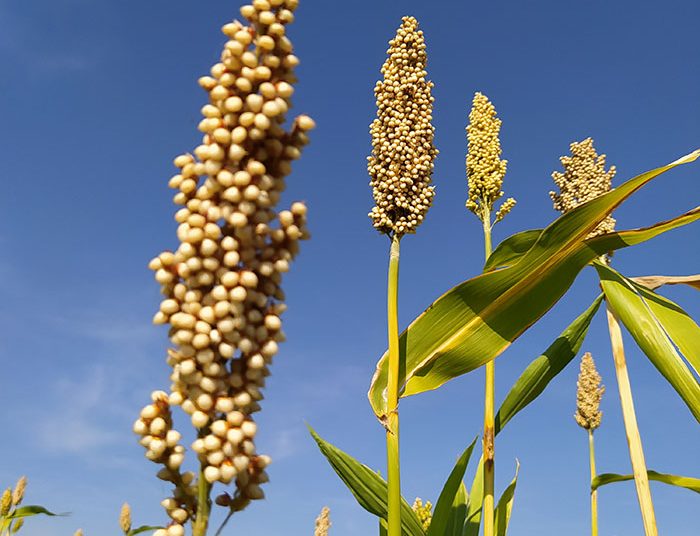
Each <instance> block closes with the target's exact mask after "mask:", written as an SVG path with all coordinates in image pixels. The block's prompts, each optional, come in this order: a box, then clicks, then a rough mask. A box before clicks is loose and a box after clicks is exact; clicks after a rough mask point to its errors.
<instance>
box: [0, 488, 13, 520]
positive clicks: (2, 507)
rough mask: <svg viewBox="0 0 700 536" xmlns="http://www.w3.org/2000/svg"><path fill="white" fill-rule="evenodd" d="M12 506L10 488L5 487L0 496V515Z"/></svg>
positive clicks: (6, 512)
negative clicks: (0, 496)
mask: <svg viewBox="0 0 700 536" xmlns="http://www.w3.org/2000/svg"><path fill="white" fill-rule="evenodd" d="M11 507H12V490H11V489H10V488H7V489H6V490H5V491H4V492H3V494H2V498H0V516H6V515H7V514H8V512H9V511H10V508H11Z"/></svg>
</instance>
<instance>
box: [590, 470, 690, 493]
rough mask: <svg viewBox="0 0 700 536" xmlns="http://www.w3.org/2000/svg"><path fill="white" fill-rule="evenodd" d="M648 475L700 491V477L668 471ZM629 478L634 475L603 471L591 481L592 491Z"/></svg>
mask: <svg viewBox="0 0 700 536" xmlns="http://www.w3.org/2000/svg"><path fill="white" fill-rule="evenodd" d="M647 476H648V477H649V480H655V481H656V482H663V483H664V484H669V485H670V486H676V487H679V488H685V489H689V490H691V491H694V492H695V493H700V478H692V477H689V476H678V475H669V474H666V473H657V472H656V471H647ZM628 480H634V475H618V474H615V473H603V474H600V475H598V476H596V477H595V478H594V479H593V482H591V491H593V490H596V489H598V488H599V487H601V486H605V485H607V484H613V483H615V482H626V481H628Z"/></svg>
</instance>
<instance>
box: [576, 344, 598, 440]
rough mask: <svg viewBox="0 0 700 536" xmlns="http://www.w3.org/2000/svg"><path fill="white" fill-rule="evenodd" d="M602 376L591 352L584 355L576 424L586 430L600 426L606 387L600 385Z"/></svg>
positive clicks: (578, 388) (579, 382)
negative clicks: (601, 401)
mask: <svg viewBox="0 0 700 536" xmlns="http://www.w3.org/2000/svg"><path fill="white" fill-rule="evenodd" d="M600 381H601V378H600V374H598V371H597V370H596V368H595V361H593V356H591V354H590V353H589V352H586V353H585V354H583V358H582V359H581V369H580V372H579V375H578V382H577V384H576V386H577V390H576V413H575V414H574V418H575V419H576V423H577V424H578V425H579V426H580V427H581V428H585V429H586V430H595V429H596V428H598V427H599V426H600V419H601V418H602V416H603V412H602V411H600V400H601V398H602V397H603V393H604V392H605V387H604V386H602V385H600Z"/></svg>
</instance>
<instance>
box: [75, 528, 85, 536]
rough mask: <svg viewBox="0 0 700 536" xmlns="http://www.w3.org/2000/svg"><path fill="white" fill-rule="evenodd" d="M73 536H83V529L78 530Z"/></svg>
mask: <svg viewBox="0 0 700 536" xmlns="http://www.w3.org/2000/svg"><path fill="white" fill-rule="evenodd" d="M73 536H83V529H78V530H76V531H75V533H74V534H73Z"/></svg>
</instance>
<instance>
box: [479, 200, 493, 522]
mask: <svg viewBox="0 0 700 536" xmlns="http://www.w3.org/2000/svg"><path fill="white" fill-rule="evenodd" d="M482 222H483V224H484V254H485V257H486V259H487V260H488V258H489V257H490V256H491V250H492V247H491V211H490V210H485V211H484V213H483V215H482ZM485 369H486V382H485V388H484V437H483V442H482V448H483V452H484V502H483V511H482V512H483V519H484V536H493V535H494V530H495V529H494V504H495V502H494V487H495V485H494V482H495V474H496V467H495V447H496V445H495V433H494V430H495V424H494V413H495V412H494V405H495V391H496V363H495V362H494V361H493V360H492V361H489V362H488V363H486V366H485Z"/></svg>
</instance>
